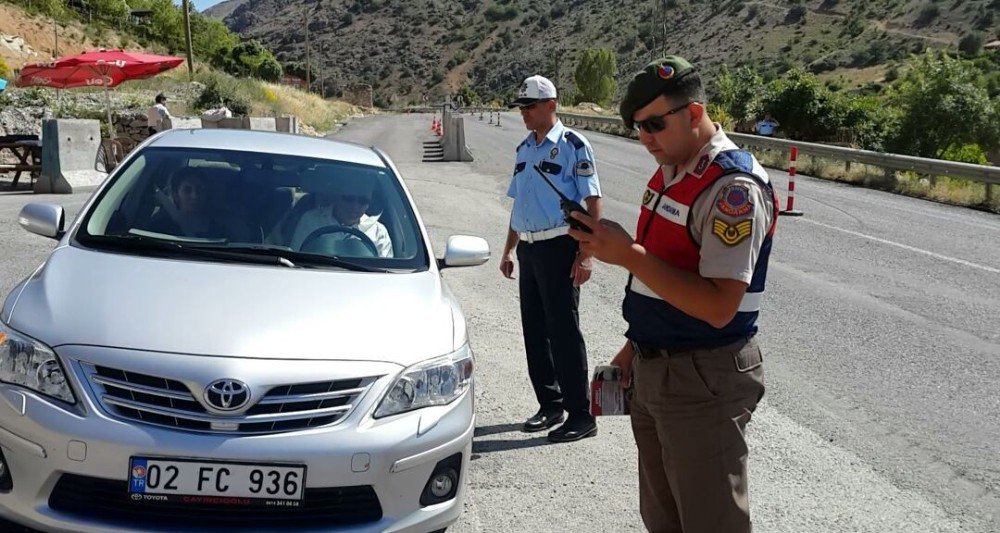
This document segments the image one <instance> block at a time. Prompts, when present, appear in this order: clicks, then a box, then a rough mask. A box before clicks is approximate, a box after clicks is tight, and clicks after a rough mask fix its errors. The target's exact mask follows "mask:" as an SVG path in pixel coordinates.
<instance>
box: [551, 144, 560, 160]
mask: <svg viewBox="0 0 1000 533" xmlns="http://www.w3.org/2000/svg"><path fill="white" fill-rule="evenodd" d="M557 155H559V147H558V146H553V147H552V150H551V151H550V152H549V159H555V158H556V156H557Z"/></svg>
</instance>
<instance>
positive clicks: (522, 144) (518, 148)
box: [507, 139, 528, 152]
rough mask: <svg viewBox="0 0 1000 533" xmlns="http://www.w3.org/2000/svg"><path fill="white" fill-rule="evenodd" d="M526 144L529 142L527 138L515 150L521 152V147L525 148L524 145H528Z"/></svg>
mask: <svg viewBox="0 0 1000 533" xmlns="http://www.w3.org/2000/svg"><path fill="white" fill-rule="evenodd" d="M526 144H528V140H527V139H525V140H523V141H521V144H519V145H517V148H515V149H514V151H515V152H520V151H521V148H524V145H526ZM507 146H510V145H507Z"/></svg>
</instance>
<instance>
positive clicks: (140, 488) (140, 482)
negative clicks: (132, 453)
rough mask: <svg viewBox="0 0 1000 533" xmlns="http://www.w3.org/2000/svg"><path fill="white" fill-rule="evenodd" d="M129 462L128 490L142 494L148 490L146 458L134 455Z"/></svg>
mask: <svg viewBox="0 0 1000 533" xmlns="http://www.w3.org/2000/svg"><path fill="white" fill-rule="evenodd" d="M129 463H130V464H129V469H128V491H129V493H131V494H142V493H144V492H146V472H147V468H146V458H145V457H133V458H132V460H131V461H129Z"/></svg>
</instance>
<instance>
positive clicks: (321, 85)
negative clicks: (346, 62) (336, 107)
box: [316, 41, 326, 98]
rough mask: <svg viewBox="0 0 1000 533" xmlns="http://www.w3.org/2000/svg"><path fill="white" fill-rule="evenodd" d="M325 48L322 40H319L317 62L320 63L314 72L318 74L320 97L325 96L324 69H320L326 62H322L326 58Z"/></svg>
mask: <svg viewBox="0 0 1000 533" xmlns="http://www.w3.org/2000/svg"><path fill="white" fill-rule="evenodd" d="M325 48H326V47H325V46H323V41H320V42H319V64H320V70H319V72H317V73H316V74H317V76H319V95H320V97H321V98H326V76H324V75H323V73H324V71H323V70H322V69H323V67H325V66H326V63H324V61H325V60H326V49H325Z"/></svg>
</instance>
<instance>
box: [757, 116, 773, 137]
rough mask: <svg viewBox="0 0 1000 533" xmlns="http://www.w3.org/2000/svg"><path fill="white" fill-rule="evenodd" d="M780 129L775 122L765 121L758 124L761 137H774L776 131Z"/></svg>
mask: <svg viewBox="0 0 1000 533" xmlns="http://www.w3.org/2000/svg"><path fill="white" fill-rule="evenodd" d="M777 127H778V124H777V123H776V122H774V121H773V120H768V119H766V118H765V119H763V120H761V121H759V122H757V133H759V134H761V135H774V129H775V128H777Z"/></svg>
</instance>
